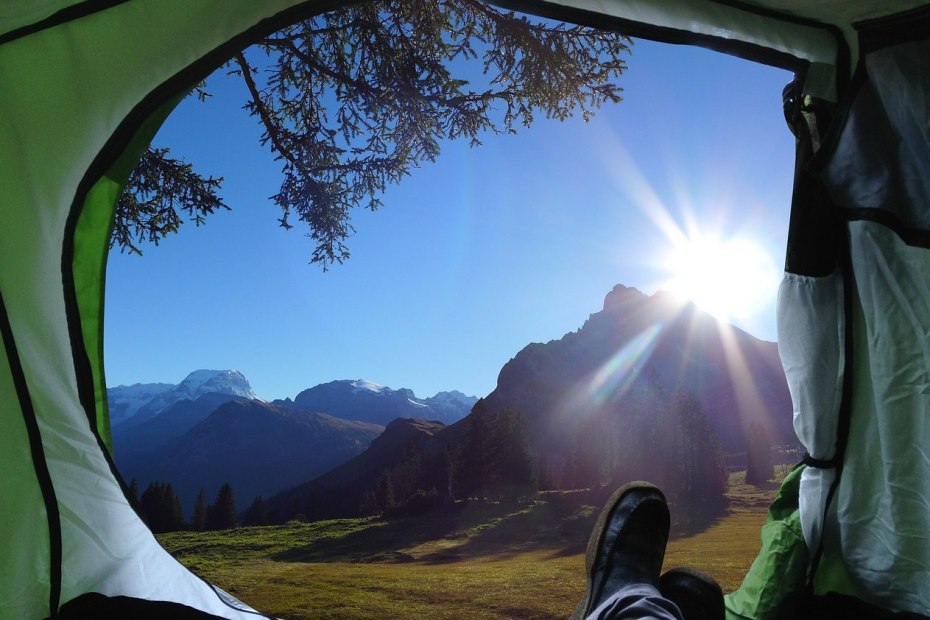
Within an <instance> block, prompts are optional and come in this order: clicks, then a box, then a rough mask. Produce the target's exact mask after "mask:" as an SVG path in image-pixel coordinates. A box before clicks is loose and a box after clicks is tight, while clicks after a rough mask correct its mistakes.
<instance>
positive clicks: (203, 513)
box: [190, 487, 207, 532]
mask: <svg viewBox="0 0 930 620" xmlns="http://www.w3.org/2000/svg"><path fill="white" fill-rule="evenodd" d="M190 529H191V530H193V531H195V532H202V531H204V530H205V529H207V494H206V492H205V491H204V490H203V487H201V488H200V493H198V494H197V499H196V500H195V501H194V512H193V513H192V514H191V523H190Z"/></svg>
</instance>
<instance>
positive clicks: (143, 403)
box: [107, 370, 477, 514]
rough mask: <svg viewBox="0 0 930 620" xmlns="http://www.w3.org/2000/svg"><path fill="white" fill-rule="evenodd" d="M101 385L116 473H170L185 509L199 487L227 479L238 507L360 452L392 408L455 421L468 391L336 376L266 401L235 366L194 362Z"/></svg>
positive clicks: (209, 488) (148, 477) (144, 480)
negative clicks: (143, 378) (195, 366)
mask: <svg viewBox="0 0 930 620" xmlns="http://www.w3.org/2000/svg"><path fill="white" fill-rule="evenodd" d="M107 393H108V396H109V398H110V408H111V412H113V414H114V417H113V429H112V432H113V444H114V451H115V458H116V463H117V466H118V467H119V469H120V472H121V473H122V475H123V477H124V478H125V479H126V480H127V481H129V480H131V479H136V482H137V483H138V485H139V488H140V491H141V490H144V489H145V488H146V486H147V485H148V484H149V483H150V482H154V481H165V482H170V483H171V484H172V486H173V487H174V490H175V492H176V493H177V494H178V496H179V497H180V498H181V501H182V504H183V508H184V510H185V511H186V512H187V513H188V514H189V513H190V510H191V509H192V507H193V503H194V499H195V498H196V495H197V493H198V492H199V490H200V488H203V489H204V490H205V492H206V493H207V496H208V500H209V501H212V500H213V496H214V495H215V493H216V491H217V490H218V489H219V487H220V486H221V485H222V484H223V483H224V482H229V483H230V484H231V485H232V486H233V489H234V491H235V492H236V493H237V495H238V498H237V499H238V501H239V503H240V507H243V508H244V507H245V506H246V505H247V504H248V502H251V501H252V499H253V498H254V497H255V496H257V495H262V496H264V497H266V498H267V497H269V496H270V495H272V494H274V493H276V492H279V491H281V490H284V489H286V488H289V487H292V486H294V485H297V484H299V483H301V482H304V481H306V480H308V479H311V478H314V477H316V476H318V475H320V474H322V473H324V472H326V471H328V470H329V469H331V468H333V467H335V466H337V465H339V464H341V463H343V462H345V461H347V460H349V459H350V458H352V457H353V456H355V455H357V454H359V453H360V452H362V451H363V450H364V449H365V448H366V447H368V445H369V444H370V443H371V441H372V440H373V439H374V438H375V437H377V436H378V435H379V434H380V433H381V432H382V431H383V430H384V424H386V423H387V422H389V421H390V420H392V419H394V418H395V417H403V416H406V417H410V416H412V415H418V416H423V417H435V418H436V419H439V420H444V421H447V422H454V421H456V420H458V419H461V418H462V417H464V416H465V415H466V414H467V413H468V412H469V410H470V409H471V407H472V405H473V404H474V403H475V401H476V400H477V398H475V397H468V396H465V395H463V394H461V393H459V392H440V393H439V394H437V395H436V396H433V397H432V398H426V399H419V398H417V397H416V396H415V395H414V393H413V392H412V391H411V390H408V389H398V390H393V389H391V388H387V387H384V386H380V385H377V384H375V383H372V382H369V381H361V380H359V381H350V380H345V381H333V382H330V383H327V384H324V385H321V386H316V387H315V388H310V389H308V390H304V391H302V392H301V393H300V394H299V395H298V396H297V398H296V399H295V401H290V400H284V401H275V403H265V402H263V401H261V400H258V399H257V398H256V396H255V393H254V392H253V390H252V388H251V386H250V385H249V382H248V380H247V379H246V378H245V376H243V375H242V373H240V372H239V371H236V370H198V371H195V372H192V373H191V374H190V375H188V376H187V377H186V378H185V379H184V380H183V381H182V382H181V383H180V384H177V385H172V384H164V383H153V384H136V385H131V386H117V387H114V388H110V389H108V390H107ZM352 416H357V419H353V417H352ZM373 420H384V421H385V422H384V423H375V422H372V421H373Z"/></svg>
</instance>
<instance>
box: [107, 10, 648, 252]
mask: <svg viewBox="0 0 930 620" xmlns="http://www.w3.org/2000/svg"><path fill="white" fill-rule="evenodd" d="M630 43H631V41H630V39H629V38H627V37H624V36H622V35H619V34H616V33H613V32H610V31H607V30H599V29H594V28H588V27H583V26H570V25H564V24H559V23H555V22H551V21H545V20H540V19H529V18H525V17H522V16H517V15H514V14H513V13H511V12H509V11H505V10H502V9H500V8H497V7H495V6H494V5H492V4H489V3H486V2H484V1H482V0H379V1H373V2H359V3H353V4H351V5H350V6H347V7H344V8H341V9H339V10H338V11H333V12H330V13H324V14H321V15H319V16H316V17H312V18H310V19H307V20H305V21H303V22H300V23H297V24H294V25H291V26H288V27H287V28H285V29H284V30H282V31H280V32H277V33H275V34H272V35H270V36H267V37H265V38H264V39H262V40H261V41H259V42H258V43H257V45H256V47H255V48H253V49H252V50H250V51H249V52H247V53H239V54H237V55H236V56H235V57H234V58H233V59H232V60H231V61H230V62H229V64H228V65H227V67H226V69H227V72H228V73H230V74H234V75H236V76H238V77H239V78H241V79H242V82H243V83H244V85H245V88H246V90H247V91H248V93H249V98H248V101H247V102H246V104H245V108H246V109H247V110H248V111H249V113H250V114H251V115H253V117H254V118H255V119H256V120H257V122H258V123H259V124H260V126H261V130H262V132H263V134H262V136H261V143H262V145H264V146H267V147H268V148H270V150H271V151H272V152H273V153H274V155H275V157H276V158H277V160H278V161H279V162H280V164H281V168H282V170H281V172H282V176H283V179H282V182H281V188H280V191H279V192H278V193H277V194H276V195H274V196H273V197H272V200H273V201H274V202H275V204H276V205H277V206H278V207H279V208H280V211H281V218H280V223H281V225H282V226H284V227H285V228H290V227H291V225H292V224H291V221H292V220H293V219H297V220H299V221H300V222H301V223H302V224H305V225H306V226H307V228H308V229H309V231H308V236H309V237H310V238H311V239H313V241H314V242H315V244H316V246H315V248H314V250H313V253H312V256H311V262H319V263H321V264H322V265H323V266H324V268H325V267H326V266H327V265H329V264H332V263H333V262H342V261H343V260H344V259H346V258H348V256H349V252H348V248H347V247H346V244H345V242H346V240H347V239H348V237H349V236H350V235H351V234H352V232H353V228H352V225H351V222H350V216H351V209H353V208H355V207H357V206H359V205H363V206H365V207H367V208H368V209H372V210H374V209H376V208H378V207H379V206H380V204H381V202H380V195H381V193H383V192H384V190H385V188H386V187H387V186H388V185H389V184H393V183H397V182H398V181H400V180H401V179H402V178H403V177H404V176H406V175H408V174H409V173H410V171H411V170H412V169H414V168H416V167H419V166H420V165H421V164H422V163H425V162H431V161H434V160H435V159H436V157H437V156H438V155H439V152H440V146H441V144H442V143H443V142H444V141H446V140H454V139H464V140H467V141H468V142H469V143H470V144H472V145H473V146H475V145H478V144H480V137H481V136H482V135H483V134H485V133H490V134H494V133H515V132H516V130H517V129H518V128H519V127H521V126H529V125H531V124H532V122H533V120H534V119H535V118H536V117H537V116H544V117H546V118H556V119H560V120H563V119H565V118H567V117H569V116H571V115H573V114H579V115H580V116H581V117H582V118H584V119H585V120H587V119H588V118H590V117H591V116H592V114H593V113H594V111H595V110H597V109H598V108H599V107H600V106H601V105H602V104H604V103H606V102H617V101H619V100H620V99H621V96H620V93H621V89H620V87H619V86H617V85H616V84H615V80H616V78H618V77H619V76H620V74H621V73H622V72H623V71H624V70H625V69H626V64H625V59H624V57H625V55H626V54H627V53H628V52H629V50H630ZM194 92H195V93H196V95H197V96H198V97H199V98H201V99H203V98H205V97H206V96H208V95H207V94H206V92H205V91H204V89H203V86H201V87H199V88H197V89H195V91H194ZM221 181H222V179H221V178H214V177H205V176H202V175H200V174H199V173H197V172H196V171H194V170H193V168H192V166H191V165H190V164H186V163H184V162H181V161H179V160H177V159H174V158H172V157H171V156H170V154H169V151H168V149H166V148H154V147H151V148H149V149H148V151H147V152H146V153H145V155H144V156H143V158H142V161H141V162H140V163H139V165H138V166H137V167H136V169H135V170H134V172H133V174H132V175H131V177H130V179H129V183H128V184H127V186H126V190H125V191H124V192H123V195H122V197H121V198H120V202H119V206H118V210H117V214H116V220H115V224H114V231H113V237H112V240H113V243H114V244H115V245H119V246H120V247H121V248H122V249H124V250H127V251H130V252H137V253H141V252H140V247H139V246H140V245H141V243H142V242H144V241H149V242H153V243H156V244H157V243H158V241H159V240H160V239H162V238H163V237H164V236H165V235H167V234H170V233H172V232H175V231H176V230H177V229H178V227H179V226H180V225H181V223H182V222H183V221H184V219H185V217H187V218H189V219H190V220H192V221H194V222H196V223H197V224H198V225H199V224H200V223H202V222H203V221H204V219H205V218H206V217H207V216H208V215H210V214H211V213H213V212H215V211H217V210H220V209H224V208H228V207H227V205H226V204H225V203H224V202H223V200H222V198H221V197H220V194H219V190H220V182H221Z"/></svg>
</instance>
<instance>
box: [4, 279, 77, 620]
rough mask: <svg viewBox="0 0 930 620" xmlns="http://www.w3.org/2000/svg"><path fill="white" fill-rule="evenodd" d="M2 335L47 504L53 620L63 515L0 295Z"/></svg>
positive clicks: (58, 592) (57, 599) (58, 595)
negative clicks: (60, 511) (59, 508)
mask: <svg viewBox="0 0 930 620" xmlns="http://www.w3.org/2000/svg"><path fill="white" fill-rule="evenodd" d="M0 336H2V338H3V346H4V349H5V350H6V356H7V359H8V360H9V362H10V374H11V375H12V378H13V383H14V385H15V386H16V396H17V398H18V400H19V407H20V411H21V413H22V415H23V422H24V423H25V425H26V433H27V434H28V436H29V449H30V452H31V454H32V466H33V468H34V469H35V472H36V478H37V479H38V482H39V487H40V488H41V490H42V499H43V501H44V503H45V511H46V521H47V523H48V536H49V601H48V604H49V613H50V614H51V617H52V618H56V617H57V616H58V606H59V604H60V602H61V573H62V536H61V515H60V513H59V510H58V497H57V495H56V493H55V486H54V484H53V482H52V476H51V472H50V471H49V469H48V463H47V462H46V460H45V448H44V446H43V444H42V432H41V431H40V430H39V422H38V419H37V417H36V414H35V407H34V406H33V403H32V396H31V394H30V393H29V386H28V384H27V382H26V374H25V372H24V370H23V366H22V361H21V360H20V357H19V351H18V349H17V347H16V338H15V336H14V334H13V326H12V325H11V323H10V317H9V314H8V313H7V309H6V304H5V303H4V301H3V294H2V293H0Z"/></svg>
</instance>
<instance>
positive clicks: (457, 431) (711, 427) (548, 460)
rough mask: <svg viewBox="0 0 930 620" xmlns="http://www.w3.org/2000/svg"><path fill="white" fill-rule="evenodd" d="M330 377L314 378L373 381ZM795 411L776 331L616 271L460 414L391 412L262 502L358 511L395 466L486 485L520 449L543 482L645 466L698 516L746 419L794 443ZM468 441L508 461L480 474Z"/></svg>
mask: <svg viewBox="0 0 930 620" xmlns="http://www.w3.org/2000/svg"><path fill="white" fill-rule="evenodd" d="M337 383H339V385H338V386H337V385H334V384H327V385H326V386H319V387H320V388H321V389H319V390H316V391H315V392H314V391H310V392H311V394H312V395H313V396H314V397H316V398H320V395H321V394H324V393H326V391H327V390H333V391H335V390H336V389H337V388H338V389H341V390H345V389H356V390H357V392H358V393H361V394H366V393H368V392H375V393H377V392H379V391H380V390H379V388H378V386H370V385H368V384H357V383H356V384H351V382H337ZM302 395H304V397H305V398H306V395H307V393H306V392H305V393H302ZM298 398H300V397H298ZM305 402H306V401H305ZM313 402H314V404H320V403H321V402H322V400H316V401H313ZM360 411H361V409H359V410H353V411H352V412H351V413H353V414H356V415H357V414H358V413H360ZM507 412H510V413H507ZM791 412H792V407H791V399H790V395H789V393H788V387H787V382H786V380H785V376H784V372H783V370H782V366H781V362H780V360H779V357H778V351H777V346H776V345H775V343H772V342H766V341H762V340H759V339H757V338H754V337H753V336H751V335H750V334H748V333H746V332H744V331H742V330H740V329H737V328H735V327H733V326H730V325H725V324H722V323H721V322H719V321H717V320H716V319H714V318H713V317H711V316H710V315H708V314H706V313H705V312H703V311H701V310H700V309H698V308H697V307H695V306H694V305H693V304H682V303H681V302H680V301H678V300H676V299H674V298H673V297H672V296H670V295H668V294H663V293H658V294H655V295H652V296H647V295H645V294H643V293H642V292H640V291H638V290H636V289H633V288H628V287H625V286H622V285H618V286H616V287H614V289H613V290H612V291H611V292H610V293H609V294H608V295H607V296H606V298H605V300H604V306H603V308H602V309H601V310H600V311H599V312H596V313H594V314H592V315H590V316H589V317H588V319H587V320H586V321H585V323H584V324H583V325H582V327H581V328H579V329H578V330H576V331H574V332H571V333H568V334H566V335H565V336H563V337H562V338H560V339H558V340H552V341H550V342H547V343H533V344H529V345H527V346H526V347H524V348H523V349H522V350H521V351H520V352H518V353H517V354H516V355H515V356H514V357H513V359H511V360H510V361H509V362H507V364H505V365H504V367H503V368H502V369H501V371H500V374H499V376H498V381H497V386H496V388H495V389H494V391H493V392H491V394H489V395H488V396H487V397H486V398H484V399H482V400H480V401H478V405H476V406H475V407H473V409H472V412H471V413H470V414H469V415H468V416H467V417H466V418H464V419H462V420H460V421H458V422H455V423H453V424H451V425H448V426H444V427H442V426H434V425H428V424H427V425H426V426H424V424H425V423H424V422H422V421H421V420H420V421H417V420H408V419H404V420H396V421H395V422H393V423H392V424H390V425H389V426H388V428H387V429H386V431H385V433H384V435H383V436H382V437H381V438H379V439H378V440H377V441H375V442H373V443H372V445H371V447H370V448H369V449H368V450H367V451H365V452H363V453H362V454H360V455H359V456H357V457H356V458H354V459H353V460H352V461H350V462H348V463H346V464H344V465H342V466H341V467H339V468H337V469H335V470H333V471H331V472H328V473H327V474H325V475H323V476H321V477H320V478H317V479H316V480H311V481H309V482H307V483H305V484H304V485H301V486H300V487H297V488H294V489H289V490H288V491H286V492H284V493H282V494H280V495H278V496H276V497H275V498H273V500H272V501H271V504H272V506H273V509H274V511H275V516H276V518H277V519H286V518H290V517H291V516H293V514H295V513H296V512H301V513H304V514H307V515H312V516H325V517H333V516H348V515H351V514H358V513H359V512H362V510H360V508H359V502H360V501H361V500H363V499H364V498H365V497H366V496H367V497H373V496H374V495H376V494H377V493H378V492H379V488H381V487H382V486H384V485H383V484H382V482H381V479H382V478H384V477H385V476H389V477H390V478H392V480H393V486H394V493H395V495H399V493H398V491H397V489H398V488H399V487H400V486H401V485H400V484H399V483H398V481H399V480H400V481H402V486H403V487H404V488H405V489H406V492H410V491H411V490H416V489H419V490H420V491H422V492H430V489H436V490H437V491H438V493H439V494H440V495H443V494H448V493H449V492H452V493H453V495H455V496H456V497H460V493H465V494H467V495H466V496H474V494H475V493H477V494H478V496H481V495H482V494H485V495H484V496H485V497H490V496H489V495H486V494H487V493H489V492H490V493H492V494H493V493H501V492H506V490H507V486H508V484H510V485H511V488H512V487H513V484H511V483H514V484H517V483H519V484H525V477H522V478H520V479H519V480H516V479H514V477H513V476H512V473H513V471H514V469H515V466H517V467H522V468H524V469H525V464H524V465H521V464H520V461H519V459H517V460H513V459H510V460H508V458H509V457H511V456H513V455H517V456H519V454H520V453H521V451H522V450H524V449H528V450H529V452H530V454H531V455H534V456H535V461H536V463H535V466H534V467H535V470H536V472H537V476H538V478H537V479H538V481H539V483H540V484H545V485H547V488H581V487H586V486H590V485H596V484H603V483H610V482H614V483H617V482H622V481H625V480H629V479H634V478H636V479H650V480H653V481H654V482H657V483H660V484H662V485H663V487H665V488H666V489H667V490H668V491H670V495H669V497H670V499H672V498H674V499H675V500H676V501H677V502H679V503H680V504H679V505H682V506H686V507H688V510H686V511H684V514H686V515H689V516H690V515H691V514H693V513H696V512H698V510H696V509H695V507H698V508H701V507H703V508H704V509H705V510H707V514H706V515H704V516H703V517H701V518H704V517H707V518H712V516H713V514H714V511H715V510H719V509H720V507H721V505H722V504H721V502H722V501H723V492H724V491H725V488H726V476H727V471H726V464H725V461H724V458H723V454H724V451H725V452H727V453H731V454H732V453H743V452H746V438H745V437H746V429H748V428H749V426H750V425H753V424H758V425H759V426H761V427H762V428H764V429H765V430H766V432H767V433H768V435H769V437H770V438H771V439H772V441H773V443H795V436H794V432H793V428H792V415H791ZM389 431H390V432H389ZM504 435H508V436H509V437H510V439H509V440H507V441H504V442H501V440H500V438H501V437H502V436H504ZM405 442H406V444H405ZM477 453H480V454H482V455H487V456H486V457H487V458H488V459H490V460H492V461H495V460H496V461H497V462H498V463H502V464H504V465H494V466H493V467H496V468H497V470H487V471H485V472H484V473H482V474H480V475H483V476H486V477H487V478H488V480H487V481H485V482H486V483H487V484H485V483H483V482H482V481H481V480H475V476H474V470H475V469H486V468H485V467H483V466H482V463H481V461H480V459H479V460H476V459H475V458H474V455H475V454H477ZM481 458H482V459H483V458H485V457H484V456H482V457H481ZM531 458H532V457H531ZM514 464H515V465H514ZM543 479H545V482H543ZM376 486H377V487H378V488H376ZM453 486H456V489H453ZM488 489H490V491H489V490H488ZM518 492H519V488H518ZM420 497H422V496H420ZM394 499H395V501H396V502H398V503H401V504H402V503H403V502H405V501H407V499H406V498H405V497H395V498H394ZM375 512H377V510H375ZM371 513H372V512H371V511H369V512H368V514H371Z"/></svg>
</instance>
